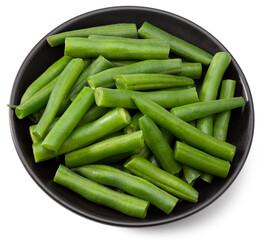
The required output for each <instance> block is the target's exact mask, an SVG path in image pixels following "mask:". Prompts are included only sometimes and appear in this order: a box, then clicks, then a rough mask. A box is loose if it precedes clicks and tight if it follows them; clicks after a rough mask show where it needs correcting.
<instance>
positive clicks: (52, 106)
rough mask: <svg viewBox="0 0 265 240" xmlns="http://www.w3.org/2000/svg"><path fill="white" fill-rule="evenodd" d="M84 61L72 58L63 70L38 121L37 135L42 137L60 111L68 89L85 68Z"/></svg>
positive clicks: (35, 131) (35, 132)
mask: <svg viewBox="0 0 265 240" xmlns="http://www.w3.org/2000/svg"><path fill="white" fill-rule="evenodd" d="M83 67H84V63H83V60H82V59H78V58H77V59H72V60H71V61H70V62H69V64H68V65H67V66H66V68H65V69H64V70H63V72H62V73H61V74H60V76H59V77H58V79H57V81H56V83H55V85H54V87H53V90H52V92H51V95H50V98H49V101H48V103H47V106H46V108H45V111H44V113H43V115H42V116H41V119H40V121H39V122H38V124H37V126H36V128H35V130H34V131H33V134H34V135H35V136H37V137H40V138H41V137H42V136H43V135H44V134H45V132H46V131H47V129H48V127H49V126H50V125H51V123H52V121H53V119H54V118H55V116H56V113H57V112H58V110H59V108H60V105H61V104H62V102H63V100H64V98H65V97H66V95H67V93H68V91H69V90H70V88H71V87H72V85H73V84H74V82H75V81H76V79H77V78H78V76H79V74H80V73H81V71H82V70H83Z"/></svg>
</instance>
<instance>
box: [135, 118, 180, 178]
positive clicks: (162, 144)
mask: <svg viewBox="0 0 265 240" xmlns="http://www.w3.org/2000/svg"><path fill="white" fill-rule="evenodd" d="M139 126H140V129H141V130H142V131H143V135H144V141H145V142H146V144H147V146H148V147H149V148H150V149H151V151H152V153H153V154H154V156H155V158H156V160H157V161H158V162H159V165H160V166H161V167H162V168H163V169H164V170H165V171H167V172H169V173H171V174H176V173H178V172H179V171H180V170H181V168H182V167H181V165H180V164H179V163H177V162H176V161H175V159H174V152H173V150H172V149H171V147H170V145H169V144H168V143H167V141H166V139H165V138H164V135H163V134H162V132H161V131H160V130H159V128H158V127H157V126H156V124H155V123H154V122H153V120H152V119H151V118H150V117H148V116H146V115H144V116H143V117H141V118H140V119H139Z"/></svg>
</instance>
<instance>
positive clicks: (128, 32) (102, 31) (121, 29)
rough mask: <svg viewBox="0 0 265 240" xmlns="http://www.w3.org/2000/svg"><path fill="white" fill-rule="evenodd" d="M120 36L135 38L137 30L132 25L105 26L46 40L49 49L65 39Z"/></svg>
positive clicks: (67, 33) (66, 33) (60, 34)
mask: <svg viewBox="0 0 265 240" xmlns="http://www.w3.org/2000/svg"><path fill="white" fill-rule="evenodd" d="M92 34H93V35H96V34H98V35H105V36H121V37H128V38H137V28H136V25H135V24H134V23H118V24H110V25H105V26H97V27H90V28H84V29H78V30H73V31H68V32H62V33H58V34H55V35H52V36H49V37H48V38H47V42H48V43H49V44H50V45H51V47H55V46H58V45H61V44H64V40H65V38H67V37H88V36H89V35H92Z"/></svg>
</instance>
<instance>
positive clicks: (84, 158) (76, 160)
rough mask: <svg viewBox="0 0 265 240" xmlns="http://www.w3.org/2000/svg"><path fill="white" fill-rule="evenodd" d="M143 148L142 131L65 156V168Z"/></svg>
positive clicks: (111, 139) (114, 138) (108, 140)
mask: <svg viewBox="0 0 265 240" xmlns="http://www.w3.org/2000/svg"><path fill="white" fill-rule="evenodd" d="M143 146H144V139H143V133H142V131H137V132H133V133H129V134H125V135H122V136H118V137H113V138H110V139H107V140H105V141H102V142H98V143H95V144H93V145H90V146H88V147H85V148H81V149H78V150H75V151H73V152H70V153H67V154H66V155H65V165H66V166H67V167H78V166H82V165H86V164H89V163H94V162H97V161H99V160H102V159H105V158H108V157H111V156H115V155H118V154H122V153H126V152H131V151H132V150H134V149H136V148H140V147H143Z"/></svg>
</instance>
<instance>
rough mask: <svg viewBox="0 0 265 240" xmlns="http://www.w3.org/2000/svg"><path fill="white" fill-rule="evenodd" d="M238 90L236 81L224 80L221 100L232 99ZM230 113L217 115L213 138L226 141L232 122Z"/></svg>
mask: <svg viewBox="0 0 265 240" xmlns="http://www.w3.org/2000/svg"><path fill="white" fill-rule="evenodd" d="M235 89H236V81H234V80H223V82H222V87H221V93H220V99H225V98H232V97H233V96H234V93H235ZM230 115H231V110H230V111H225V112H222V113H219V114H217V115H216V118H215V122H214V129H213V136H214V137H216V138H218V139H220V140H223V141H226V137H227V130H228V125H229V121H230Z"/></svg>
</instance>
